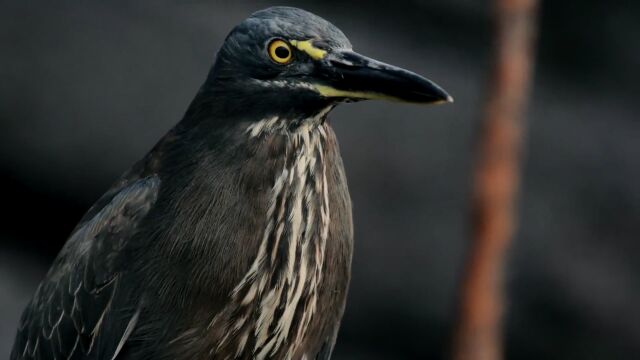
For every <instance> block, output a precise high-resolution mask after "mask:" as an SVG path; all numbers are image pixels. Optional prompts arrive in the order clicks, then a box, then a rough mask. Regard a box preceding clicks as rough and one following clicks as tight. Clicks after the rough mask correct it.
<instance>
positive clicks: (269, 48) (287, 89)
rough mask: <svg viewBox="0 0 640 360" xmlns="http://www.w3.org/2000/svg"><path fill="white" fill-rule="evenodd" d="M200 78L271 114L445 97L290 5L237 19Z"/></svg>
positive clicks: (447, 99) (435, 100)
mask: <svg viewBox="0 0 640 360" xmlns="http://www.w3.org/2000/svg"><path fill="white" fill-rule="evenodd" d="M207 83H208V84H210V85H211V86H212V87H215V88H218V89H220V90H222V91H223V92H224V94H225V96H226V97H227V98H232V99H236V100H237V102H238V103H239V104H236V107H238V106H242V107H244V108H256V107H257V108H260V109H261V111H262V112H263V113H264V111H271V112H272V113H273V114H275V115H281V114H282V113H283V112H302V113H305V114H306V115H310V114H313V113H314V112H319V111H321V110H322V109H326V108H327V107H331V106H332V105H335V104H336V103H338V102H344V101H358V100H367V99H384V100H394V101H401V102H411V103H421V104H437V103H443V102H451V101H452V98H451V96H449V94H447V93H446V92H445V91H444V90H443V89H442V88H440V87H439V86H438V85H436V84H435V83H433V82H432V81H430V80H428V79H426V78H424V77H422V76H420V75H417V74H415V73H413V72H411V71H408V70H404V69H401V68H399V67H396V66H392V65H388V64H385V63H383V62H380V61H377V60H374V59H371V58H368V57H366V56H363V55H360V54H358V53H356V52H354V51H353V50H352V46H351V43H350V42H349V40H348V39H347V38H346V36H345V35H344V34H343V33H342V31H340V29H338V28H337V27H335V26H334V25H332V24H331V23H329V22H328V21H326V20H324V19H322V18H320V17H318V16H316V15H314V14H311V13H309V12H307V11H304V10H300V9H296V8H291V7H272V8H268V9H265V10H261V11H258V12H256V13H254V14H253V15H252V16H251V17H249V18H248V19H246V20H245V21H243V22H242V23H240V24H239V25H238V26H236V28H235V29H233V31H232V32H231V33H230V34H229V35H228V36H227V38H226V40H225V42H224V44H223V46H222V48H221V49H220V51H219V52H218V55H217V59H216V63H215V65H214V67H213V69H212V72H211V74H210V76H209V79H208V81H207Z"/></svg>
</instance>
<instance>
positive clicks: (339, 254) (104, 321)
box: [11, 7, 452, 360]
mask: <svg viewBox="0 0 640 360" xmlns="http://www.w3.org/2000/svg"><path fill="white" fill-rule="evenodd" d="M369 99H382V100H392V101H399V102H409V103H422V104H438V103H445V102H451V101H452V98H451V96H449V95H448V94H447V93H446V92H445V91H444V90H443V89H442V88H440V87H439V86H438V85H436V84H435V83H434V82H432V81H430V80H428V79H426V78H424V77H422V76H420V75H417V74H415V73H413V72H410V71H408V70H404V69H402V68H399V67H396V66H392V65H388V64H386V63H383V62H380V61H377V60H374V59H371V58H368V57H366V56H363V55H360V54H358V53H356V52H354V51H353V50H352V46H351V43H350V42H349V40H348V39H347V37H346V36H345V35H344V34H343V33H342V31H340V30H339V29H338V28H337V27H335V26H334V25H332V24H331V23H329V22H328V21H326V20H324V19H322V18H320V17H319V16H316V15H314V14H311V13H309V12H307V11H304V10H301V9H297V8H292V7H272V8H268V9H265V10H261V11H258V12H256V13H254V14H252V15H251V16H250V17H249V18H247V19H246V20H244V21H242V22H241V23H240V24H239V25H237V26H236V27H235V28H234V29H233V30H232V31H231V32H230V33H229V35H228V36H227V37H226V39H225V41H224V43H223V44H222V46H221V48H220V50H219V51H218V53H217V55H216V58H215V61H214V64H213V66H212V67H211V70H210V71H209V73H208V75H207V77H206V79H205V81H204V83H203V85H202V86H201V88H200V89H199V91H198V92H197V94H196V96H195V98H194V100H193V101H192V102H191V104H190V105H189V107H188V109H187V111H186V113H185V115H184V117H183V118H182V120H181V121H180V122H178V123H177V124H176V125H175V126H174V127H173V128H172V129H171V130H170V131H169V132H168V133H167V134H166V135H165V136H164V137H162V138H161V139H160V140H159V142H158V143H157V144H156V145H155V146H154V147H153V148H152V149H151V151H150V152H149V153H147V154H146V155H145V156H144V157H143V158H142V159H141V160H140V161H138V162H137V163H135V164H134V165H133V166H132V167H131V168H130V169H129V170H128V171H127V172H125V173H124V174H123V175H122V176H121V177H120V178H119V179H118V180H117V181H116V182H115V184H114V185H113V186H112V187H111V188H110V189H109V190H108V191H107V192H106V193H105V194H104V195H103V196H102V197H101V198H99V199H98V200H97V202H96V203H95V204H94V205H93V206H92V207H91V208H90V209H89V210H88V212H87V213H86V214H85V215H84V217H83V218H82V219H81V220H80V222H79V223H78V225H77V226H76V228H75V229H74V230H73V231H72V234H71V235H70V237H69V238H68V240H67V242H66V243H65V245H64V246H63V248H62V249H61V251H60V252H59V254H58V255H57V257H56V259H55V260H54V262H53V265H52V266H51V268H50V269H49V271H48V273H47V274H46V276H45V278H44V280H43V281H42V282H41V283H40V285H39V287H38V288H37V290H36V292H35V295H34V296H33V298H32V300H31V301H30V303H29V304H28V305H27V307H26V309H25V310H24V313H23V315H22V318H21V320H20V324H19V328H18V332H17V337H16V340H15V344H14V347H13V350H12V354H11V359H14V360H16V359H109V360H115V359H205V358H211V359H328V358H330V356H331V353H332V351H333V347H334V344H335V342H336V337H337V334H338V329H339V325H340V321H341V318H342V315H343V313H344V309H345V302H346V298H347V291H348V285H349V281H350V273H351V259H352V252H353V221H352V210H351V200H350V197H349V192H348V188H347V181H346V176H345V172H344V168H343V163H342V159H341V157H340V152H339V148H338V142H337V140H336V135H335V133H334V131H333V129H332V128H331V125H330V123H329V121H328V118H327V117H328V115H329V113H330V112H331V110H332V109H333V108H334V107H335V106H337V105H339V104H341V103H345V102H352V101H360V100H369Z"/></svg>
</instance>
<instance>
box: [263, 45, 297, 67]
mask: <svg viewBox="0 0 640 360" xmlns="http://www.w3.org/2000/svg"><path fill="white" fill-rule="evenodd" d="M268 49H269V57H270V58H271V60H273V61H275V62H276V63H278V64H280V65H284V64H288V63H290V62H291V60H292V59H293V52H292V51H291V46H290V45H289V44H288V43H286V42H285V41H284V40H280V39H276V40H273V41H272V42H271V43H269V47H268Z"/></svg>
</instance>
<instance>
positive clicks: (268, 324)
mask: <svg viewBox="0 0 640 360" xmlns="http://www.w3.org/2000/svg"><path fill="white" fill-rule="evenodd" d="M327 111H328V110H327ZM288 124H290V121H289V119H280V118H278V117H269V118H266V119H263V120H261V121H258V122H254V123H252V124H251V125H249V126H248V127H247V128H246V130H245V136H246V137H247V140H248V141H250V142H255V144H256V146H259V147H260V146H274V144H276V143H278V144H280V146H279V149H280V154H279V156H280V159H279V161H276V163H275V164H276V171H275V176H274V178H273V179H272V181H271V182H270V184H271V186H270V189H269V190H268V193H267V197H268V200H267V202H266V203H267V204H268V207H267V208H266V209H265V213H264V215H263V216H264V220H265V222H264V224H265V226H264V229H263V230H262V232H261V233H259V234H258V235H259V237H260V238H259V247H258V251H257V254H256V255H255V258H254V259H253V261H252V263H251V265H250V267H249V269H248V271H247V272H246V274H245V275H244V276H243V278H242V279H241V281H240V282H239V283H238V284H237V285H236V286H235V287H234V289H233V290H232V291H231V293H230V295H229V296H230V298H231V300H230V301H229V305H227V308H225V310H224V311H222V312H220V313H219V314H218V315H217V316H216V317H215V318H214V319H213V320H212V323H211V328H226V329H232V332H234V333H233V334H228V335H229V336H225V337H224V338H223V339H222V340H221V341H220V342H218V344H217V347H218V348H217V349H216V351H223V350H227V351H233V352H245V355H246V354H247V353H248V354H250V355H251V356H256V357H258V358H264V357H268V356H274V355H278V356H275V357H283V358H285V357H286V358H291V357H293V356H296V355H295V353H296V351H297V349H298V347H299V346H300V344H301V343H302V342H303V340H304V339H305V337H306V335H307V334H306V330H307V328H308V327H309V324H310V322H311V319H312V318H313V316H314V315H315V314H314V313H315V309H316V308H317V305H316V302H317V296H318V287H319V284H320V283H321V282H322V276H323V265H324V261H325V248H326V243H327V237H328V232H329V222H330V217H331V214H330V211H329V198H328V184H327V166H326V163H325V153H326V151H325V147H326V146H328V131H330V129H329V128H328V125H327V124H326V123H324V114H319V116H318V117H315V118H311V119H302V120H301V123H300V125H299V126H297V127H296V128H295V129H294V130H290V129H289V126H288ZM249 335H255V341H254V344H252V345H251V347H252V348H246V347H247V346H246V344H244V343H242V342H241V341H240V342H238V340H239V339H246V338H247V336H249Z"/></svg>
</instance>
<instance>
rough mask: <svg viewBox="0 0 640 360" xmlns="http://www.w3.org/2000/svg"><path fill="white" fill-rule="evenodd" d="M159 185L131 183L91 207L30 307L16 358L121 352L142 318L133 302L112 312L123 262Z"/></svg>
mask: <svg viewBox="0 0 640 360" xmlns="http://www.w3.org/2000/svg"><path fill="white" fill-rule="evenodd" d="M159 186H160V180H159V179H158V178H157V177H156V176H150V177H146V178H143V179H137V180H133V181H130V182H129V183H128V184H124V185H121V186H119V187H118V188H116V189H112V190H111V191H110V192H108V193H107V194H105V196H103V198H101V199H100V200H99V201H98V203H97V204H99V205H100V206H101V208H96V206H94V207H93V208H92V209H90V210H89V213H88V215H87V216H85V218H84V219H83V220H82V221H81V222H80V224H79V225H78V227H76V229H75V230H74V232H73V233H72V235H71V237H70V238H69V240H67V243H66V244H65V245H64V247H63V248H62V250H61V251H60V254H58V257H57V258H56V260H55V261H54V264H53V266H52V267H51V269H50V270H49V272H48V273H47V275H46V277H45V279H44V280H43V281H42V283H41V284H40V285H39V287H38V289H37V290H36V293H35V295H34V297H33V299H32V300H31V302H30V303H29V305H28V306H27V308H26V309H25V311H24V313H23V315H22V318H21V321H20V325H19V327H18V334H17V337H16V342H15V344H14V347H13V351H12V354H11V359H13V360H17V359H25V360H26V359H72V358H73V359H79V358H92V359H103V358H104V359H112V360H113V359H115V358H116V357H117V356H118V354H119V353H120V352H121V351H122V349H123V347H124V345H125V343H126V340H127V338H128V336H129V335H131V333H132V331H133V330H134V327H135V325H136V322H137V319H138V316H139V308H137V307H136V306H137V305H133V306H132V305H131V304H128V306H127V307H126V308H123V309H117V310H118V316H111V313H113V312H114V308H113V306H114V304H113V301H114V297H115V296H116V294H117V293H118V289H119V282H120V281H121V277H122V276H123V274H122V270H121V269H120V268H119V267H118V264H119V261H121V259H122V257H123V251H122V250H123V249H124V248H125V246H126V245H127V240H129V239H130V238H131V237H132V236H133V235H134V234H135V232H136V229H137V227H138V226H139V224H140V222H141V220H142V219H143V218H144V217H145V216H146V215H147V213H148V212H149V210H150V209H151V207H152V206H153V204H154V203H155V201H156V198H157V194H158V189H159ZM89 215H90V216H89ZM107 323H108V326H107ZM114 340H115V341H114Z"/></svg>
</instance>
